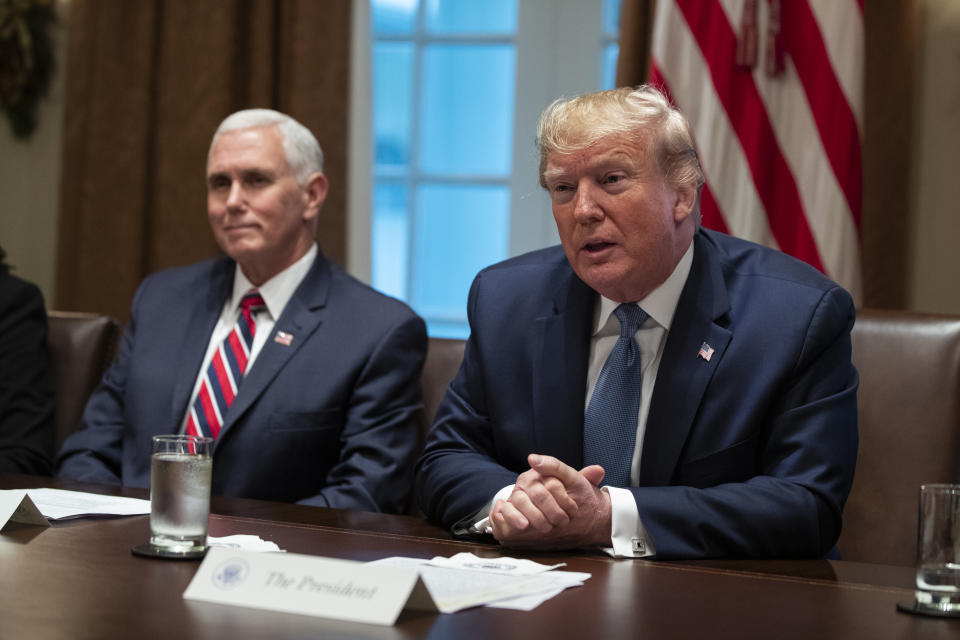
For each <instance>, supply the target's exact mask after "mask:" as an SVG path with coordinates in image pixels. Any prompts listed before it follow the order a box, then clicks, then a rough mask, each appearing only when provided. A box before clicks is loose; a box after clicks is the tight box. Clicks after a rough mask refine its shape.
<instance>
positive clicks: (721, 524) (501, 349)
mask: <svg viewBox="0 0 960 640" xmlns="http://www.w3.org/2000/svg"><path fill="white" fill-rule="evenodd" d="M694 245H695V249H694V257H693V265H692V267H691V271H690V275H689V277H688V279H687V282H686V285H685V286H684V289H683V292H682V294H681V296H680V300H679V302H678V305H677V310H676V313H675V315H674V319H673V325H672V327H671V328H670V332H669V335H668V338H667V342H666V346H665V347H664V353H663V358H662V361H661V364H660V369H659V372H658V375H657V381H656V385H655V388H654V391H653V397H652V399H651V405H650V412H649V415H648V417H647V425H646V432H645V437H644V441H643V448H642V453H641V466H640V479H639V484H640V486H639V487H634V488H632V492H633V495H634V498H635V499H636V503H637V508H638V510H639V514H640V517H641V519H642V522H643V524H644V526H645V527H646V529H647V532H648V533H649V534H650V536H651V537H652V538H653V542H654V545H655V546H656V549H657V557H660V558H677V557H720V556H820V555H823V554H825V553H826V552H827V551H829V550H830V549H831V548H832V546H833V544H834V543H835V542H836V540H837V537H838V536H839V534H840V523H841V510H842V508H843V505H844V502H845V500H846V497H847V494H848V493H849V490H850V485H851V483H852V481H853V470H854V465H855V463H856V455H857V406H856V389H857V383H858V376H857V373H856V370H855V369H854V367H853V365H852V363H851V360H850V329H851V327H852V325H853V321H854V309H853V302H852V300H851V298H850V296H849V294H848V293H847V292H846V291H844V290H843V289H841V288H840V287H839V286H837V285H836V284H834V283H833V282H831V281H829V280H828V279H827V278H825V277H824V276H823V275H821V274H820V273H818V272H817V271H816V270H814V269H813V268H811V267H808V266H807V265H805V264H803V263H801V262H799V261H797V260H794V259H792V258H790V257H788V256H786V255H784V254H782V253H780V252H777V251H772V250H769V249H765V248H762V247H760V246H758V245H755V244H752V243H749V242H745V241H742V240H738V239H735V238H731V237H730V236H726V235H723V234H719V233H715V232H711V231H706V230H701V231H700V232H698V233H697V234H696V236H695V238H694ZM596 296H597V294H596V293H595V292H594V291H593V290H591V289H590V288H589V287H588V286H587V285H586V284H584V283H583V281H581V280H580V279H579V278H578V277H577V276H576V275H575V274H574V272H573V270H572V269H571V268H570V265H569V263H568V262H567V260H566V258H565V256H564V254H563V251H562V250H561V249H560V248H559V247H554V248H551V249H545V250H542V251H538V252H534V253H530V254H527V255H525V256H520V257H518V258H515V259H512V260H508V261H506V262H503V263H500V264H497V265H494V266H492V267H489V268H487V269H485V270H483V271H482V272H481V273H480V274H479V275H478V276H477V278H476V280H475V281H474V283H473V287H472V289H471V291H470V299H469V304H468V314H469V318H470V324H471V329H472V333H471V336H470V339H469V341H468V343H467V346H466V353H465V356H464V362H463V365H462V366H461V369H460V371H459V373H458V374H457V376H456V378H455V379H454V381H453V382H452V383H451V386H450V388H449V390H448V391H447V395H446V397H445V399H444V401H443V403H442V405H441V407H440V409H439V411H438V414H437V418H436V422H435V426H434V429H433V431H432V433H431V435H430V437H429V439H428V442H427V445H426V448H425V451H424V454H423V456H422V457H421V459H420V461H419V463H418V473H417V492H418V495H419V500H420V505H421V508H422V509H423V510H424V512H425V513H426V514H427V515H428V516H429V517H431V518H432V519H434V520H436V521H438V522H440V523H442V524H444V525H445V526H453V525H455V524H456V523H458V522H459V521H461V520H462V519H464V518H469V517H471V516H472V515H473V514H476V513H477V512H478V511H479V510H480V509H481V508H482V507H483V506H484V505H485V504H486V503H487V502H488V501H489V500H490V498H491V497H492V496H493V495H494V493H496V491H498V490H499V489H501V488H502V487H504V486H506V485H509V484H511V483H513V482H514V481H515V480H516V476H517V474H518V473H521V472H523V471H525V470H526V469H528V468H529V466H528V464H527V460H526V457H527V454H529V453H542V454H548V455H552V456H556V457H557V458H559V459H560V460H562V461H564V462H565V463H567V464H569V465H570V466H572V467H574V468H578V469H579V468H581V467H582V466H583V416H584V401H585V393H586V375H587V359H588V355H589V343H590V334H591V331H592V326H591V323H592V319H593V309H594V305H595V303H596V299H597V298H596ZM704 342H706V343H707V344H709V345H710V346H711V347H712V348H713V349H714V353H713V355H712V357H711V358H710V359H709V361H707V360H705V359H703V358H701V357H698V352H699V350H700V347H701V345H702V344H703V343H704ZM624 455H630V454H629V453H628V452H625V453H624Z"/></svg>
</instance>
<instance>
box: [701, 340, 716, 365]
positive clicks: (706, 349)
mask: <svg viewBox="0 0 960 640" xmlns="http://www.w3.org/2000/svg"><path fill="white" fill-rule="evenodd" d="M697 357H698V358H703V359H704V360H706V361H707V362H710V358H712V357H713V347H711V346H710V345H708V344H707V343H706V342H704V343H703V344H702V345H700V351H698V352H697Z"/></svg>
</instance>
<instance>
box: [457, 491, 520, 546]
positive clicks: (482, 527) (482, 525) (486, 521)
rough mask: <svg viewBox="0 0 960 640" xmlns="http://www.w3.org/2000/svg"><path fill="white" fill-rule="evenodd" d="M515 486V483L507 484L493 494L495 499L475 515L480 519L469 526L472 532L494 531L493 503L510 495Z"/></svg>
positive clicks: (490, 532)
mask: <svg viewBox="0 0 960 640" xmlns="http://www.w3.org/2000/svg"><path fill="white" fill-rule="evenodd" d="M514 486H515V485H512V484H511V485H507V486H506V487H504V488H503V489H500V491H497V493H496V495H495V496H493V500H491V501H490V502H488V503H487V506H486V507H484V508H483V509H481V510H480V511H479V512H478V513H477V515H476V516H474V517H475V518H478V520H477V521H476V522H474V523H473V524H472V525H470V527H469V528H468V531H469V532H470V533H488V534H492V533H493V525H491V524H490V511H491V510H493V505H495V504H496V503H497V500H506V499H507V498H509V497H510V494H511V493H513V487H514Z"/></svg>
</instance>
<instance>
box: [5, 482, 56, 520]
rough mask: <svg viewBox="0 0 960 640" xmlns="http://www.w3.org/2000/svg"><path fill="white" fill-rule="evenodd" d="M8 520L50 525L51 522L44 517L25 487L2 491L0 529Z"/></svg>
mask: <svg viewBox="0 0 960 640" xmlns="http://www.w3.org/2000/svg"><path fill="white" fill-rule="evenodd" d="M8 522H18V523H20V524H33V525H38V526H41V527H49V526H50V523H49V522H47V519H46V518H44V517H43V514H41V513H40V510H39V509H37V507H36V505H35V504H33V501H32V500H31V499H30V496H28V495H27V492H26V491H25V490H23V489H6V490H3V491H0V529H3V528H4V527H5V526H7V523H8Z"/></svg>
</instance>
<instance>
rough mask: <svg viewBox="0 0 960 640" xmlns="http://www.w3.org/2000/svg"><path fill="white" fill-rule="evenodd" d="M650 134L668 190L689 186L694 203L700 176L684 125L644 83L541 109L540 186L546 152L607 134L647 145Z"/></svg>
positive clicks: (572, 149) (573, 148) (566, 150)
mask: <svg viewBox="0 0 960 640" xmlns="http://www.w3.org/2000/svg"><path fill="white" fill-rule="evenodd" d="M651 133H652V134H653V153H654V159H655V161H656V163H657V166H658V167H659V168H660V173H661V175H663V178H664V180H666V182H667V184H669V185H670V186H672V187H674V188H676V187H679V186H683V185H688V184H691V183H693V184H695V185H696V187H697V204H698V205H699V200H700V198H699V192H700V187H701V186H702V185H703V181H704V178H703V170H702V169H701V168H700V160H699V159H698V158H697V151H696V149H695V148H694V145H693V134H692V133H691V131H690V123H689V122H687V119H686V118H685V117H684V116H683V114H682V113H680V111H678V110H677V109H676V108H675V107H673V105H671V104H670V102H669V100H667V98H666V96H664V95H663V93H661V92H660V91H659V90H658V89H655V88H654V87H651V86H650V85H640V86H639V87H621V88H618V89H610V90H608V91H598V92H596V93H588V94H584V95H581V96H577V97H574V98H570V99H566V98H561V99H559V100H556V101H554V103H553V104H551V105H550V106H549V107H547V108H546V110H545V111H544V112H543V114H542V115H541V116H540V121H539V122H538V123H537V147H538V148H539V150H540V185H541V186H542V187H544V188H546V183H545V182H544V178H543V172H544V170H545V169H546V166H547V158H548V157H549V156H550V154H552V153H561V154H565V153H572V152H575V151H580V150H581V149H585V148H587V147H589V146H590V145H592V144H594V143H596V142H598V141H599V140H600V139H602V138H606V137H607V136H612V135H620V136H626V137H628V138H632V139H634V140H636V141H637V142H640V143H644V144H647V143H648V141H649V139H650V134H651ZM697 210H699V206H698V207H697Z"/></svg>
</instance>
